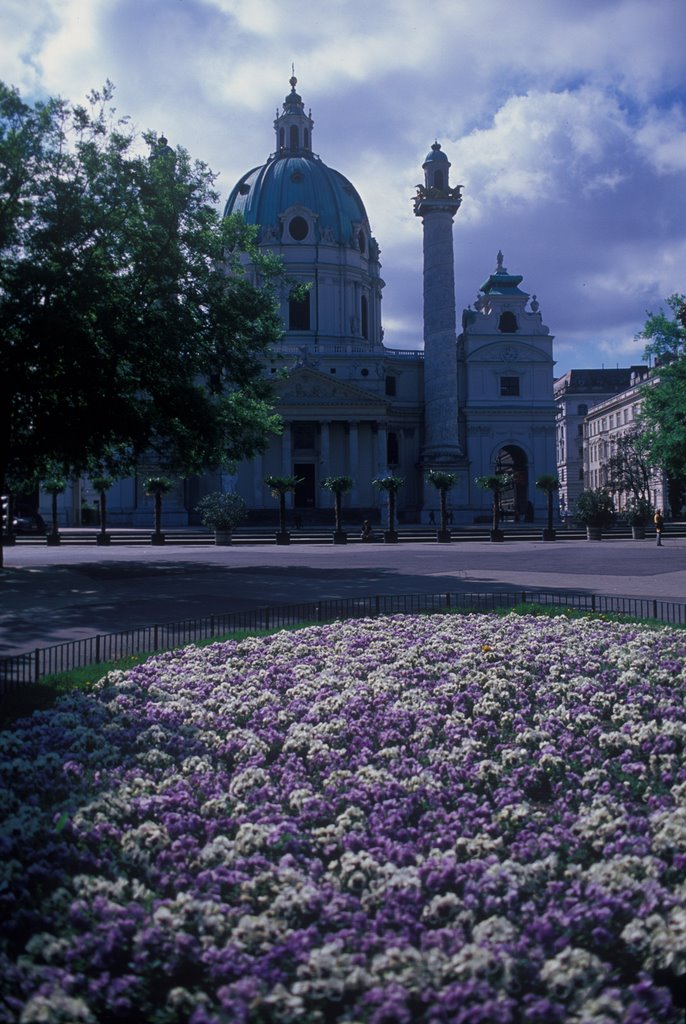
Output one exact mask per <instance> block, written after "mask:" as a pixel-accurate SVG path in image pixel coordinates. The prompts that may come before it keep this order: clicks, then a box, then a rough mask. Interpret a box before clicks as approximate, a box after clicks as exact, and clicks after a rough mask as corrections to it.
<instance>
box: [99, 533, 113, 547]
mask: <svg viewBox="0 0 686 1024" xmlns="http://www.w3.org/2000/svg"><path fill="white" fill-rule="evenodd" d="M111 540H112V538H111V537H110V535H109V533H96V535H95V543H96V544H109V543H110V541H111Z"/></svg>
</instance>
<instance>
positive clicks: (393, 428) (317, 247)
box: [225, 78, 555, 523]
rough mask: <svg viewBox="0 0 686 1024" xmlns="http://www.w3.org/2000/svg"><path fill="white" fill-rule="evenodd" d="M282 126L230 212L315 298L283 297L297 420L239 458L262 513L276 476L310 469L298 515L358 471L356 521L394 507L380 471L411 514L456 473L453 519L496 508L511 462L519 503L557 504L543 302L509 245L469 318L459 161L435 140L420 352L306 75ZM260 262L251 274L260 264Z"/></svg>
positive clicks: (240, 487) (418, 206)
mask: <svg viewBox="0 0 686 1024" xmlns="http://www.w3.org/2000/svg"><path fill="white" fill-rule="evenodd" d="M290 85H291V91H290V93H289V94H288V95H287V96H286V98H285V100H284V103H283V107H282V109H281V111H280V112H277V116H276V119H275V121H274V130H275V148H274V151H273V153H272V154H271V155H270V157H269V158H268V159H267V161H266V163H264V164H262V165H260V166H257V167H254V168H252V169H251V170H249V171H248V172H247V173H246V174H244V175H243V176H242V177H241V179H240V180H239V181H238V182H237V183H236V185H235V187H234V188H233V190H232V192H231V194H230V196H229V198H228V201H227V204H226V211H225V212H226V213H227V214H229V213H240V214H241V215H242V216H243V217H244V218H245V220H246V221H247V222H248V223H250V224H254V225H256V226H257V228H258V230H259V244H260V246H262V247H264V248H266V249H268V250H269V251H271V252H273V253H275V254H276V255H278V256H279V257H280V258H281V259H282V260H283V264H284V267H285V270H286V273H287V275H288V278H289V279H290V280H292V281H293V282H296V283H299V284H302V285H306V286H307V288H308V291H307V293H306V296H305V297H304V298H303V297H302V295H301V294H300V293H296V294H295V295H294V294H293V292H292V291H288V290H284V292H283V294H282V296H281V302H282V315H283V320H284V326H285V333H284V337H283V340H282V341H281V343H280V344H279V345H278V346H277V355H278V357H279V362H277V364H276V365H275V366H273V367H271V368H270V371H271V372H274V373H275V375H276V376H277V377H278V366H279V365H281V366H283V367H285V368H286V369H287V370H288V374H287V376H286V378H285V379H284V380H280V379H279V380H277V382H276V383H275V392H276V399H277V401H276V407H277V410H278V412H279V413H280V415H281V417H282V418H283V424H284V430H283V434H282V435H281V436H280V437H277V438H275V439H274V440H273V441H272V443H271V444H270V447H269V449H268V451H267V452H265V453H264V454H263V455H261V456H258V457H256V458H255V459H252V460H250V461H249V462H246V463H243V464H242V465H241V466H239V467H238V472H237V476H236V479H235V481H234V486H235V489H236V490H237V491H238V492H239V493H240V494H241V495H242V496H243V498H244V499H245V500H246V502H247V503H248V505H249V506H250V508H251V509H253V510H254V511H255V512H257V511H258V510H261V509H265V510H266V509H269V510H273V508H274V499H273V498H272V496H271V492H270V490H269V488H268V487H267V486H266V484H265V483H264V479H265V477H266V476H268V475H279V476H296V477H298V478H300V479H301V481H302V483H300V484H299V486H298V488H297V490H296V491H295V493H294V494H293V495H291V496H290V502H291V504H292V506H293V511H294V515H296V516H299V517H302V518H306V517H307V516H308V515H314V516H315V517H316V515H317V513H318V511H319V510H324V509H328V508H330V507H331V505H332V501H333V498H332V495H331V494H330V493H329V492H328V491H327V490H325V489H324V488H322V486H321V485H322V482H323V480H325V479H326V477H327V476H331V475H348V476H350V477H351V478H352V480H353V488H352V490H351V491H350V492H349V493H347V494H346V495H345V496H344V511H345V513H346V515H347V517H348V518H349V519H351V520H355V519H360V518H361V517H364V516H367V515H369V514H370V512H371V511H374V510H376V509H378V508H379V506H380V505H381V504H383V496H382V495H381V494H380V493H379V492H378V490H377V489H376V488H375V487H374V486H373V484H372V481H373V479H374V478H377V477H379V476H384V475H387V474H391V473H392V474H394V475H397V476H400V477H402V478H403V481H404V483H403V485H402V487H401V489H400V490H399V492H398V511H399V516H400V519H401V521H402V520H403V519H405V520H406V521H412V522H415V521H424V522H427V521H429V519H431V518H432V512H434V510H435V509H436V507H437V501H438V499H437V493H436V490H435V488H434V487H433V486H431V485H429V484H428V483H427V479H426V477H427V472H428V470H430V469H441V470H446V471H449V472H453V473H455V475H456V477H457V483H456V485H455V487H454V488H453V489H452V490H451V492H450V493H449V504H450V510H451V513H452V516H453V521H454V522H465V523H466V522H473V521H474V520H475V519H480V518H483V516H484V514H486V515H487V514H488V510H489V507H490V495H489V494H488V493H485V492H484V491H483V490H481V489H480V488H478V487H477V486H476V484H475V483H474V479H475V477H477V476H481V475H487V474H490V473H493V472H494V471H496V470H498V471H500V470H502V471H505V470H510V471H512V473H513V476H514V480H515V484H514V487H513V490H512V492H511V493H510V494H509V495H505V505H506V506H508V505H509V506H510V510H511V511H512V512H513V513H515V514H521V515H525V514H526V511H527V509H528V510H529V511H531V509H533V508H536V509H537V510H539V511H540V512H541V514H542V510H543V507H544V504H545V500H544V495H542V494H540V492H539V493H537V492H536V488H535V480H536V478H537V476H540V475H541V474H543V473H554V472H555V405H554V401H553V354H552V343H553V338H552V336H551V334H550V332H549V330H548V328H547V327H546V326H545V325H544V324H543V322H542V317H541V314H540V311H539V306H538V302H537V301H536V297H535V296H534V297H533V299H532V300H531V301H529V295H528V294H527V293H526V292H524V291H522V290H520V288H519V285H520V284H521V282H522V277H521V276H520V275H516V274H510V273H509V272H508V271H507V269H506V268H505V266H504V265H503V262H504V261H503V256H502V254H501V253H499V254H498V258H497V262H496V266H495V268H494V269H493V272H492V273H491V274H490V275H488V277H487V278H486V280H485V281H484V283H483V284H482V285H481V289H480V293H479V297H478V299H477V300H476V302H475V303H474V305H473V307H470V308H469V309H467V310H465V311H464V313H463V314H462V317H461V324H460V330H459V334H458V325H457V322H456V311H455V283H454V259H453V221H454V218H455V216H456V214H457V212H458V210H459V207H460V205H461V202H462V197H461V190H460V188H459V187H453V186H452V185H451V183H450V163H449V161H448V158H447V156H446V155H445V153H443V151H442V149H441V147H440V145H439V144H438V143H437V142H436V143H434V145H433V146H432V147H431V150H430V151H429V153H428V155H427V157H426V160H425V162H424V164H423V171H424V183H423V185H420V186H418V188H417V195H416V197H415V199H414V214H415V216H416V217H417V218H418V220H420V221H421V224H422V232H423V262H424V265H423V282H424V286H423V322H424V337H423V338H421V339H419V338H418V339H417V341H418V344H417V348H416V350H414V351H412V350H406V349H397V348H393V347H392V346H389V345H387V344H386V343H385V339H384V332H383V327H382V316H381V305H382V291H383V287H384V282H383V279H382V276H381V265H380V261H379V245H378V243H377V241H376V239H375V237H374V235H373V234H372V230H371V226H370V222H369V218H368V216H367V213H366V210H365V207H364V204H363V202H362V199H361V198H360V196H359V194H358V192H357V190H356V189H355V187H354V186H353V185H352V184H351V183H350V182H349V181H348V180H347V179H346V178H345V177H344V176H343V175H342V174H340V173H339V172H338V171H336V170H333V169H332V168H330V167H328V166H327V165H326V164H325V163H324V162H323V161H322V160H321V159H320V157H319V156H317V155H316V154H315V152H314V151H313V148H312V140H313V133H314V122H313V120H312V117H311V114H310V113H306V112H305V108H304V104H303V101H302V98H301V97H300V95H299V94H298V93H297V92H296V85H297V81H296V79H295V78H292V79H291V82H290ZM248 271H249V272H250V268H248Z"/></svg>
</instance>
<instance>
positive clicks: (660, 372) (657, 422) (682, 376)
mask: <svg viewBox="0 0 686 1024" xmlns="http://www.w3.org/2000/svg"><path fill="white" fill-rule="evenodd" d="M667 304H668V306H669V307H670V309H671V310H672V312H673V313H674V318H673V319H669V318H667V317H666V316H665V315H664V313H663V311H662V310H660V313H659V314H657V315H653V314H650V315H649V317H648V320H647V321H646V325H645V327H644V328H643V330H642V331H641V333H640V334H639V335H638V337H640V338H650V339H651V340H650V344H649V345H647V346H646V354H647V355H655V356H656V362H657V360H659V363H658V365H657V367H656V370H655V372H654V374H653V376H652V377H651V379H650V380H649V381H648V382H647V383H646V384H645V385H644V387H643V399H642V402H641V413H640V425H641V429H642V431H643V437H644V442H645V448H646V451H647V453H648V457H649V459H650V461H651V463H652V464H653V465H655V466H659V467H660V468H661V469H662V470H664V472H665V473H667V474H668V476H669V478H670V484H669V488H670V504H671V505H672V506H673V507H674V506H676V509H677V511H678V510H679V509H680V507H681V503H682V499H683V494H684V489H685V487H684V485H685V482H686V299H684V296H683V295H672V296H670V297H669V299H667Z"/></svg>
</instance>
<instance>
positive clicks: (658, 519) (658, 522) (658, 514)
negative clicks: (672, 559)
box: [653, 508, 665, 548]
mask: <svg viewBox="0 0 686 1024" xmlns="http://www.w3.org/2000/svg"><path fill="white" fill-rule="evenodd" d="M653 522H654V523H655V534H656V536H657V546H658V547H659V548H661V547H662V528H663V526H664V525H665V521H664V518H663V516H662V509H659V508H657V509H655V515H654V516H653Z"/></svg>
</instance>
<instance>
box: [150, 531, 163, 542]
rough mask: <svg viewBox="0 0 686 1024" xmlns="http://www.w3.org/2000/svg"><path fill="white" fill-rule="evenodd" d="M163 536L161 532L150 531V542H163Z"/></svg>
mask: <svg viewBox="0 0 686 1024" xmlns="http://www.w3.org/2000/svg"><path fill="white" fill-rule="evenodd" d="M164 541H165V537H164V534H163V533H151V534H150V543H151V544H164Z"/></svg>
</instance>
